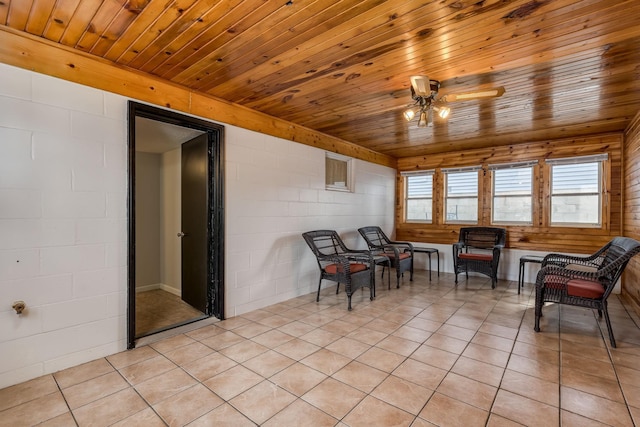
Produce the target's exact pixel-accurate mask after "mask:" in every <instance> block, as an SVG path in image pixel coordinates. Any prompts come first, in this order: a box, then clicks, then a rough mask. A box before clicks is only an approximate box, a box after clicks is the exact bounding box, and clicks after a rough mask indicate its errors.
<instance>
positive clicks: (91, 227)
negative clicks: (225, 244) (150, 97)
mask: <svg viewBox="0 0 640 427" xmlns="http://www.w3.org/2000/svg"><path fill="white" fill-rule="evenodd" d="M0 75H1V76H2V78H0V325H2V327H0V387H4V386H8V385H11V384H14V383H17V382H20V381H24V380H27V379H30V378H33V377H36V376H39V375H42V374H44V373H48V372H52V371H55V370H58V369H63V368H66V367H68V366H73V365H75V364H78V363H82V362H86V361H88V360H91V359H94V358H96V357H100V356H104V355H108V354H112V353H115V352H117V351H120V350H122V349H124V348H125V347H126V319H125V313H126V256H123V255H126V248H127V234H126V195H127V157H126V140H127V139H126V132H127V123H126V119H127V115H126V98H124V97H120V96H116V95H112V94H109V93H105V92H102V91H98V90H95V89H91V88H88V87H83V86H80V85H77V84H73V83H69V82H65V81H62V80H58V79H54V78H51V77H47V76H43V75H39V74H35V73H31V72H28V71H24V70H20V69H18V68H14V67H10V66H7V65H2V64H0ZM16 300H24V301H25V302H26V304H27V311H26V312H25V313H24V314H23V315H21V316H18V315H17V314H16V313H15V312H14V311H13V310H12V308H11V305H12V303H13V301H16Z"/></svg>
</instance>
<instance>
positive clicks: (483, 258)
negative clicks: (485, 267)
mask: <svg viewBox="0 0 640 427" xmlns="http://www.w3.org/2000/svg"><path fill="white" fill-rule="evenodd" d="M458 258H462V259H470V260H472V261H489V262H491V260H493V255H490V254H469V253H464V252H463V253H461V254H460V255H458Z"/></svg>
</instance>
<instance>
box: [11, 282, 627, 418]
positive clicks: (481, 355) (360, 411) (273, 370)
mask: <svg viewBox="0 0 640 427" xmlns="http://www.w3.org/2000/svg"><path fill="white" fill-rule="evenodd" d="M610 307H611V308H610V311H611V315H612V321H613V328H614V333H615V334H616V338H617V340H618V348H617V349H612V348H610V346H609V341H608V337H607V332H606V326H605V325H604V321H603V320H598V317H597V313H594V312H593V311H591V310H587V309H579V308H571V307H565V306H561V307H558V306H555V305H550V306H547V307H546V308H545V312H544V314H545V316H544V318H543V322H542V331H541V332H540V333H535V332H534V331H533V295H532V285H531V284H528V285H526V287H525V290H524V292H523V293H522V294H521V295H518V294H517V288H516V284H515V282H506V281H500V282H499V284H498V287H497V288H496V289H493V290H492V289H491V286H490V281H489V280H488V279H484V278H481V277H472V278H470V279H469V281H468V282H467V281H464V280H462V281H461V283H460V284H459V285H458V287H455V286H454V284H453V275H451V274H444V273H443V274H442V275H441V276H440V278H439V279H436V278H435V277H434V280H433V281H432V282H429V280H428V274H426V272H417V273H416V275H415V280H414V281H413V282H409V281H408V279H407V277H405V278H404V279H403V281H402V285H401V288H400V289H395V288H392V289H391V290H386V289H384V288H381V289H378V291H377V298H376V300H374V301H372V302H370V301H369V299H368V291H367V290H364V291H363V292H360V291H358V292H357V293H356V295H354V298H353V308H354V309H353V311H351V312H348V311H347V310H346V298H345V294H344V292H340V294H339V295H337V296H336V295H335V286H333V287H328V288H327V289H324V290H323V292H322V297H321V299H320V302H319V303H316V302H315V294H309V295H304V296H302V297H299V298H295V299H292V300H289V301H285V302H283V303H280V304H276V305H273V306H270V307H267V308H264V309H261V310H256V311H253V312H250V313H247V314H245V315H242V316H239V317H235V318H231V319H228V320H225V321H222V322H217V323H215V324H213V325H208V326H205V327H202V328H199V329H195V330H192V331H190V332H187V333H182V334H179V335H175V336H172V337H170V338H166V339H163V340H161V341H157V342H154V343H151V344H149V345H144V346H141V347H139V348H136V349H135V350H132V351H126V352H123V353H119V354H115V355H113V356H109V357H107V358H103V359H99V360H96V361H93V362H89V363H86V364H84V365H80V366H77V367H73V368H70V369H67V370H64V371H60V372H57V373H55V374H53V375H46V376H43V377H40V378H37V379H34V380H32V381H28V382H26V383H23V384H19V385H16V386H13V387H9V388H6V389H4V390H0V425H2V426H23V425H35V424H38V423H43V425H46V426H74V425H79V426H88V425H120V426H164V425H170V426H182V425H190V426H234V427H235V426H255V425H263V426H352V427H356V426H410V425H411V426H416V427H418V426H420V427H421V426H432V425H439V426H476V425H478V426H515V425H530V426H537V425H541V426H559V425H562V426H600V425H612V426H632V425H634V420H635V422H636V423H638V424H640V329H639V328H638V324H639V322H638V318H637V316H635V315H634V314H630V313H629V312H628V311H627V310H626V309H625V307H624V306H623V305H622V304H621V302H620V300H619V299H618V297H617V296H615V295H614V296H613V297H612V298H611V299H610Z"/></svg>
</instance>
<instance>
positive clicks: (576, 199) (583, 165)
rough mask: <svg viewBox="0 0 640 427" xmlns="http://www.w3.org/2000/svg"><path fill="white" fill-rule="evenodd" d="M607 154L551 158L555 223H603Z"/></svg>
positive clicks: (553, 222)
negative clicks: (602, 195) (602, 199)
mask: <svg viewBox="0 0 640 427" xmlns="http://www.w3.org/2000/svg"><path fill="white" fill-rule="evenodd" d="M606 159H607V155H606V154H604V155H598V156H587V157H573V158H567V159H553V160H547V163H548V164H549V165H550V166H551V225H591V226H599V225H601V224H602V215H601V211H602V209H601V206H602V203H601V199H600V197H601V194H602V162H603V161H604V160H606Z"/></svg>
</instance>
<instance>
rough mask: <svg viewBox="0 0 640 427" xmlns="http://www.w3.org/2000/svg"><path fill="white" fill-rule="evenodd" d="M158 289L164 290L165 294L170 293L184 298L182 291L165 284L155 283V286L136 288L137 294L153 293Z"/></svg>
mask: <svg viewBox="0 0 640 427" xmlns="http://www.w3.org/2000/svg"><path fill="white" fill-rule="evenodd" d="M156 289H162V290H163V291H165V292H169V293H170V294H173V295H176V296H179V297H182V291H181V290H180V289H176V288H174V287H173V286H169V285H166V284H164V283H154V284H153V285H144V286H137V287H136V293H137V292H147V291H153V290H156Z"/></svg>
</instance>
